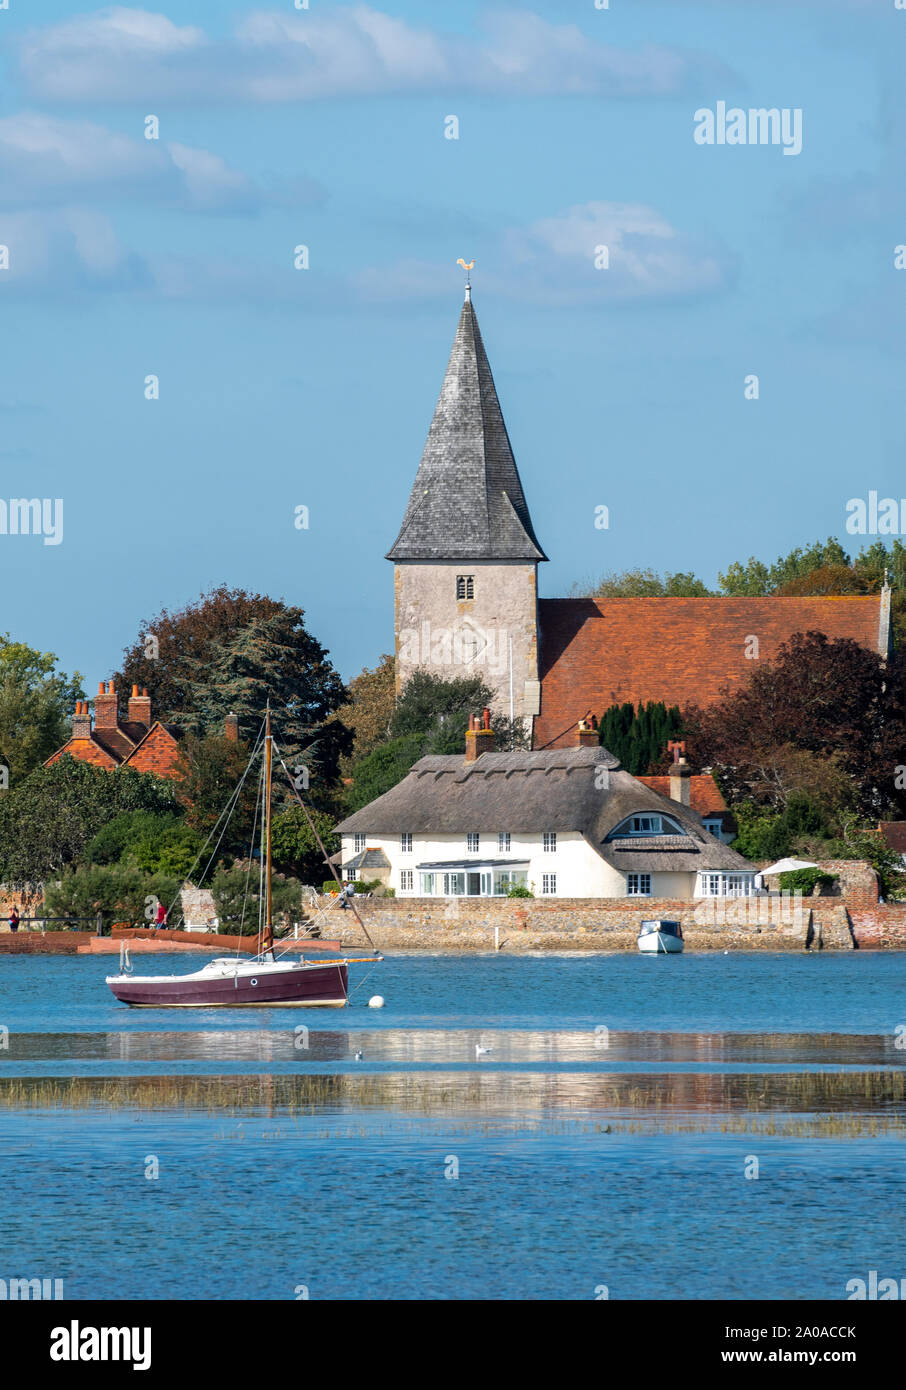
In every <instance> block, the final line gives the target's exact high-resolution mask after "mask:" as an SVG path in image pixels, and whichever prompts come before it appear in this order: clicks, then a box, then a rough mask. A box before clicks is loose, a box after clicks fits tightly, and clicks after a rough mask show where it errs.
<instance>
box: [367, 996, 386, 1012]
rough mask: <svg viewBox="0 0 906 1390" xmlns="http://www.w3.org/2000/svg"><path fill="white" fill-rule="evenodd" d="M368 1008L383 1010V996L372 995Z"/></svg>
mask: <svg viewBox="0 0 906 1390" xmlns="http://www.w3.org/2000/svg"><path fill="white" fill-rule="evenodd" d="M368 1007H369V1009H382V1008H383V1007H384V996H383V994H372V996H371V998H370V999H369V1000H368Z"/></svg>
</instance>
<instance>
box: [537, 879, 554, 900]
mask: <svg viewBox="0 0 906 1390" xmlns="http://www.w3.org/2000/svg"><path fill="white" fill-rule="evenodd" d="M541 896H542V898H555V897H556V896H557V875H556V874H542V875H541Z"/></svg>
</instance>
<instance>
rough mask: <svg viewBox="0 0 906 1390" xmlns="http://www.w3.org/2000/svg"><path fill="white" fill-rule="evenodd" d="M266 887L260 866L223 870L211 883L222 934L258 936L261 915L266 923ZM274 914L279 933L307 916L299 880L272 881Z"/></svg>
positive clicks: (277, 875) (278, 879)
mask: <svg viewBox="0 0 906 1390" xmlns="http://www.w3.org/2000/svg"><path fill="white" fill-rule="evenodd" d="M262 887H263V885H262V884H261V879H260V874H259V869H258V866H257V865H255V864H253V865H252V866H251V869H249V867H248V866H245V865H236V866H235V867H234V868H232V869H221V870H219V871H218V872H217V873H216V874H215V875H214V878H213V880H212V882H211V892H212V894H213V898H214V906H215V908H216V909H217V917H218V921H219V926H218V931H219V932H220V933H221V934H223V935H226V936H255V935H256V934H257V931H258V922H259V914H260V917H261V920H262V921H263V915H264V914H263V896H264V895H263V892H262ZM271 911H272V917H273V920H274V926H275V929H277V928H278V927H279V928H280V929H281V930H286V928H288V927H290V926H292V924H293V922H301V921H302V919H303V916H304V907H303V902H302V884H301V883H300V882H299V880H298V879H294V878H284V877H283V876H282V875H280V874H274V875H273V876H272V879H271Z"/></svg>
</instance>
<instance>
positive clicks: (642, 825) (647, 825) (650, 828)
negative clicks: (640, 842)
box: [629, 816, 661, 835]
mask: <svg viewBox="0 0 906 1390" xmlns="http://www.w3.org/2000/svg"><path fill="white" fill-rule="evenodd" d="M629 833H630V834H631V835H660V834H661V818H660V816H633V817H632V819H631V821H630V822H629Z"/></svg>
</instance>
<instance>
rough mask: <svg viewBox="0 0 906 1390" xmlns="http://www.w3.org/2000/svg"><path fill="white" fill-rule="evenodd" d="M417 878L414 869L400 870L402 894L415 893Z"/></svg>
mask: <svg viewBox="0 0 906 1390" xmlns="http://www.w3.org/2000/svg"><path fill="white" fill-rule="evenodd" d="M414 885H415V877H414V873H413V870H412V869H400V892H401V893H414V892H415V886H414Z"/></svg>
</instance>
